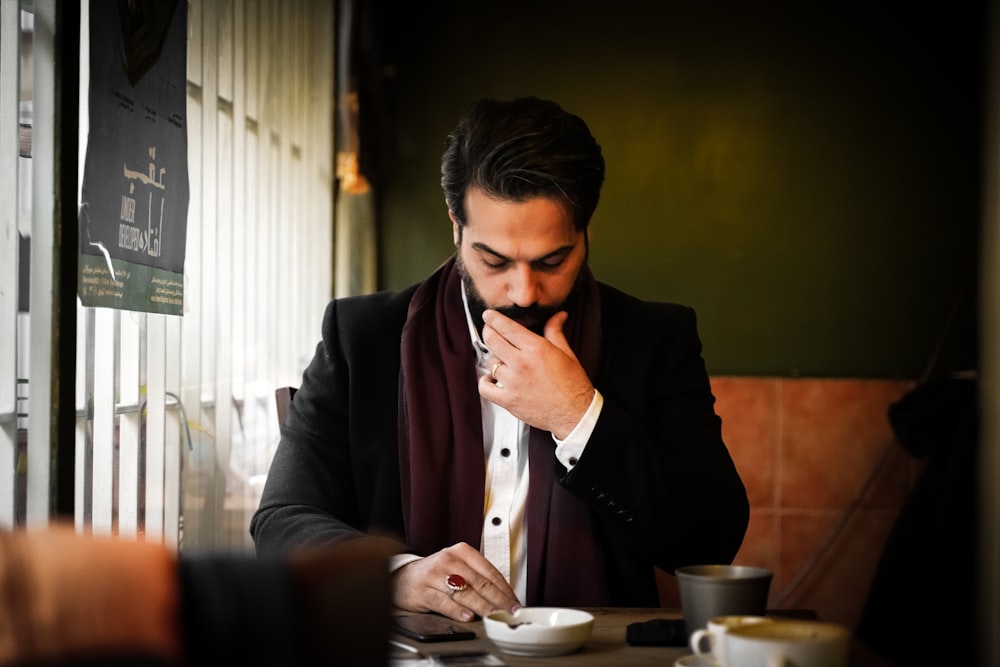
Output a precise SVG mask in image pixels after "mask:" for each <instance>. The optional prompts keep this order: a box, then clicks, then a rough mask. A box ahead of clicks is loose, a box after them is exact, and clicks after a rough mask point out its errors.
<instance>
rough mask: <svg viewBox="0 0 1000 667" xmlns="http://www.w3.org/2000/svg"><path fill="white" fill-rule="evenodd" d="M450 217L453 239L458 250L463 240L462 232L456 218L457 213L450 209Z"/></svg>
mask: <svg viewBox="0 0 1000 667" xmlns="http://www.w3.org/2000/svg"><path fill="white" fill-rule="evenodd" d="M448 217H449V218H451V238H452V241H454V242H455V247H456V248H457V247H458V243H459V241H460V240H461V239H462V230H461V228H460V227H459V224H458V218H456V217H455V212H454V211H452V210H451V209H450V208H449V209H448Z"/></svg>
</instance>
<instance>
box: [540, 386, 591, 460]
mask: <svg viewBox="0 0 1000 667" xmlns="http://www.w3.org/2000/svg"><path fill="white" fill-rule="evenodd" d="M603 407H604V397H603V396H601V392H599V391H597V389H594V399H593V400H592V401H591V402H590V407H589V408H587V411H586V412H585V413H583V418H582V419H580V421H579V422H577V424H576V426H575V427H573V430H572V431H570V432H569V435H567V436H566V439H565V440H560V439H559V438H557V437H556V436H554V435H553V436H552V439H553V440H555V441H556V458H557V459H559V462H560V463H562V464H563V465H564V466H565V467H566V469H567V470H572V469H573V468H574V466H576V464H577V462H578V461H579V460H580V457H581V456H582V455H583V450H584V449H586V447H587V442H588V441H589V440H590V436H591V435H592V434H593V433H594V427H595V426H597V418H598V417H600V416H601V409H602V408H603Z"/></svg>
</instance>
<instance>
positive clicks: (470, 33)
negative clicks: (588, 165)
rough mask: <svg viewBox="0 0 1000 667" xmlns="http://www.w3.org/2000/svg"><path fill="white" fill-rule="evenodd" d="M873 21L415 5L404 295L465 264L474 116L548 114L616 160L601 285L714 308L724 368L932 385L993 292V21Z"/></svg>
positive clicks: (407, 19)
mask: <svg viewBox="0 0 1000 667" xmlns="http://www.w3.org/2000/svg"><path fill="white" fill-rule="evenodd" d="M752 4H756V5H758V8H755V9H751V8H750V7H749V5H752ZM800 4H802V5H808V4H809V3H800ZM873 4H879V8H877V9H876V8H871V7H868V8H857V9H852V8H849V7H845V6H836V7H834V6H830V7H825V8H822V9H815V8H809V7H808V6H799V4H792V3H787V6H781V5H780V3H770V4H769V5H768V9H766V10H761V9H759V7H760V3H743V2H735V1H729V2H722V3H709V4H705V3H681V2H646V1H642V2H639V1H635V0H627V1H624V2H610V3H609V2H602V3H592V2H503V3H468V2H466V3H457V2H439V3H432V7H429V8H428V7H422V8H413V7H409V8H406V9H402V10H395V12H394V13H393V17H392V19H391V20H389V21H387V23H386V25H385V27H384V31H385V32H384V34H385V35H387V36H388V37H389V38H388V39H387V40H386V41H387V48H388V49H390V50H388V51H386V54H387V61H388V64H389V65H390V66H391V67H389V68H385V69H384V70H383V71H386V72H388V73H389V76H387V78H386V87H385V93H386V94H385V98H384V99H385V100H386V109H388V112H387V114H386V116H387V118H388V119H389V120H388V122H383V124H382V125H381V126H380V128H379V141H380V143H381V144H382V153H381V155H380V159H379V175H378V178H377V181H378V188H379V193H380V197H381V200H380V202H381V203H380V229H379V234H380V240H381V243H382V251H381V256H380V262H381V268H380V286H381V287H383V288H388V289H396V288H400V287H403V286H405V285H407V284H409V283H411V282H415V281H417V280H420V279H421V278H422V277H424V276H425V275H426V274H427V273H429V272H430V271H431V270H433V269H434V267H436V266H437V265H438V264H439V263H440V262H441V261H442V260H444V259H445V258H446V257H447V256H448V255H449V254H450V253H451V251H452V246H451V229H450V223H449V221H448V218H447V212H446V209H445V206H444V203H443V200H442V196H441V192H440V186H439V183H438V181H439V176H440V171H439V166H440V162H439V160H440V155H441V150H442V147H443V140H444V137H445V135H446V134H447V132H448V131H449V130H450V129H451V127H452V126H453V125H454V123H455V121H456V119H457V118H458V116H459V115H460V114H461V112H462V111H463V110H464V108H465V106H466V105H467V104H468V103H469V102H471V101H472V100H473V99H475V98H478V97H482V96H495V97H504V98H506V97H512V96H517V95H539V96H542V97H550V98H553V99H555V100H557V101H559V102H560V103H561V104H562V105H563V106H564V107H565V108H567V109H569V110H570V111H573V112H575V113H577V114H579V115H580V116H582V117H583V118H584V119H585V120H586V121H587V122H588V124H589V125H590V128H591V130H592V131H593V133H594V135H595V136H596V137H597V139H598V141H599V142H600V143H601V145H602V147H603V149H604V153H605V159H606V161H607V170H608V171H607V180H606V185H605V189H604V192H603V195H602V200H601V204H600V206H599V208H598V211H597V214H596V216H595V218H594V220H593V223H592V245H591V247H592V253H591V264H592V266H593V268H594V271H595V273H596V274H597V276H598V277H599V278H600V279H602V280H604V281H606V282H610V283H612V284H614V285H616V286H618V287H620V288H622V289H624V290H626V291H629V292H632V293H634V294H636V295H637V296H640V297H644V298H649V299H658V300H668V301H676V302H681V303H686V304H689V305H691V306H693V307H694V308H695V309H696V310H697V312H698V316H699V330H700V333H701V336H702V340H703V343H704V346H705V349H704V356H705V359H706V362H707V364H708V366H709V370H710V372H712V373H713V374H733V375H777V376H799V375H801V376H814V377H824V376H829V377H904V378H916V377H919V376H920V375H921V374H922V373H923V372H924V369H925V366H926V365H927V363H928V359H929V358H930V356H931V354H932V351H933V350H934V349H935V345H936V343H937V341H938V339H939V337H940V336H941V333H942V331H943V330H944V328H945V323H946V321H947V320H948V318H949V314H950V313H951V312H952V307H953V306H952V304H953V303H954V302H955V300H956V295H957V294H958V293H959V291H960V289H961V288H962V285H966V284H968V285H969V286H970V289H972V288H974V280H973V281H970V276H969V272H970V270H972V269H973V264H974V262H975V260H976V253H977V250H976V245H977V234H978V231H977V230H978V205H979V201H978V197H979V189H980V187H979V186H980V184H979V166H978V146H979V140H980V136H979V135H980V130H979V124H980V118H979V104H978V97H979V76H980V73H979V69H980V51H979V26H980V25H981V24H982V19H981V13H980V11H979V9H978V7H975V6H971V5H970V6H968V7H966V6H965V5H963V4H962V3H957V4H948V5H945V4H942V5H941V6H940V7H937V8H933V9H932V8H930V6H925V8H924V9H920V10H917V9H912V8H907V7H906V5H903V4H902V3H899V4H898V6H890V5H886V4H880V3H873ZM689 5H699V6H698V7H691V6H689ZM702 5H704V6H702ZM967 295H969V299H967V301H969V302H973V297H972V296H971V292H968V293H967ZM952 330H953V334H952V335H951V336H950V337H949V339H948V342H947V344H946V346H945V349H944V351H943V353H942V358H941V362H940V364H939V366H938V369H939V370H941V369H944V370H953V369H956V368H959V367H969V366H971V365H974V364H975V358H974V357H975V341H974V336H973V335H972V334H971V333H970V332H972V331H974V330H975V322H974V309H972V308H965V307H964V306H963V307H962V308H961V309H960V310H959V317H958V320H957V323H956V324H955V326H954V327H952Z"/></svg>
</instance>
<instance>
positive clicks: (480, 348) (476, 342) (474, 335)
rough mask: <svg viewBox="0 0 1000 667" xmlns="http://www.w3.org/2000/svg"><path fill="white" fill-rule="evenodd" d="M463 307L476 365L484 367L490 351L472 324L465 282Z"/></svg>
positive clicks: (463, 285)
mask: <svg viewBox="0 0 1000 667" xmlns="http://www.w3.org/2000/svg"><path fill="white" fill-rule="evenodd" d="M462 306H463V307H464V308H465V322H466V324H467V325H468V326H469V338H470V339H471V340H472V349H474V350H475V351H476V363H477V364H479V365H480V366H482V365H483V364H484V363H485V361H486V357H487V356H489V354H490V351H489V350H488V349H487V347H486V345H485V344H484V343H483V341H482V339H481V338H480V337H479V330H478V329H476V325H475V324H473V323H472V313H471V312H470V311H469V297H467V296H466V294H465V281H462Z"/></svg>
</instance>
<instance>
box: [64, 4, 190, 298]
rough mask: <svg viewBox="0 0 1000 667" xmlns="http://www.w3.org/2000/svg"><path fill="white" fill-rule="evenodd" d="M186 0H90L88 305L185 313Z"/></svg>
mask: <svg viewBox="0 0 1000 667" xmlns="http://www.w3.org/2000/svg"><path fill="white" fill-rule="evenodd" d="M186 37H187V2H179V1H177V0H173V1H163V0H118V1H117V2H94V3H91V4H90V100H89V104H88V110H89V123H90V131H89V134H88V137H87V154H86V157H85V159H84V172H83V189H82V194H81V201H80V215H79V220H80V263H79V266H80V269H79V277H78V288H79V289H78V292H79V295H80V300H81V302H82V303H83V305H84V306H92V307H108V308H120V309H123V310H135V311H143V312H150V313H165V314H170V315H181V314H183V306H184V250H185V242H186V232H187V211H188V199H189V196H190V192H189V184H188V169H187V115H186V104H187V41H186Z"/></svg>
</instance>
